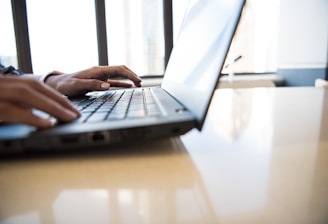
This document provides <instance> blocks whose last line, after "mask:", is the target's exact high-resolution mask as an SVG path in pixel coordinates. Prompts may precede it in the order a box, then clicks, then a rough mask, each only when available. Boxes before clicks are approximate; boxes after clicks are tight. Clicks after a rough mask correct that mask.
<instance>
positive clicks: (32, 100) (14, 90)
mask: <svg viewBox="0 0 328 224" xmlns="http://www.w3.org/2000/svg"><path fill="white" fill-rule="evenodd" d="M39 88H40V87H38V86H35V89H34V88H31V86H28V85H24V84H22V83H17V84H7V85H6V87H4V88H2V90H1V94H0V99H1V100H2V101H6V102H11V103H15V104H19V105H20V104H24V105H27V106H28V107H30V108H36V109H39V110H41V111H44V112H46V113H48V114H50V115H52V116H55V117H56V118H58V119H60V120H63V121H71V120H73V119H74V118H76V117H77V116H78V115H79V111H78V110H77V109H75V108H74V107H73V106H72V105H69V104H70V103H69V102H68V101H67V99H65V98H64V97H62V96H61V95H59V94H58V96H57V95H56V94H53V93H51V91H50V93H49V92H47V91H45V90H42V91H41V92H40V91H38V89H39ZM3 90H5V91H3ZM49 96H50V97H49ZM60 102H63V103H60ZM66 104H68V105H69V107H68V106H66V107H65V106H64V105H66ZM70 107H72V108H74V109H75V110H76V112H75V111H73V110H70V109H69V108H70Z"/></svg>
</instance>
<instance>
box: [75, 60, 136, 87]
mask: <svg viewBox="0 0 328 224" xmlns="http://www.w3.org/2000/svg"><path fill="white" fill-rule="evenodd" d="M77 77H79V78H90V79H99V80H103V81H105V80H107V79H109V78H127V79H130V80H131V81H132V82H133V83H134V84H135V85H136V86H141V84H140V83H141V81H142V80H141V79H140V77H138V76H137V75H136V74H135V73H134V72H133V71H131V70H130V69H129V68H128V67H126V66H124V65H121V66H97V67H93V68H90V69H88V70H85V71H82V72H80V74H79V75H78V76H77Z"/></svg>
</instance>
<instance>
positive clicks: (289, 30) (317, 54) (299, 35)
mask: <svg viewBox="0 0 328 224" xmlns="http://www.w3.org/2000/svg"><path fill="white" fill-rule="evenodd" d="M279 20H280V22H279V38H278V74H279V75H282V76H283V77H284V78H285V80H286V84H287V85H289V86H312V85H314V81H315V79H317V78H322V79H325V78H326V77H325V76H326V67H327V53H328V0H281V1H280V15H279Z"/></svg>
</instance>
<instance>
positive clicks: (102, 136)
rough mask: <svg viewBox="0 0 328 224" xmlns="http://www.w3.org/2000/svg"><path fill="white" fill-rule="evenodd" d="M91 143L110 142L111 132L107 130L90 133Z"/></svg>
mask: <svg viewBox="0 0 328 224" xmlns="http://www.w3.org/2000/svg"><path fill="white" fill-rule="evenodd" d="M88 140H89V143H92V144H98V143H104V142H105V143H106V142H109V133H107V132H94V133H91V134H90V135H89V138H88Z"/></svg>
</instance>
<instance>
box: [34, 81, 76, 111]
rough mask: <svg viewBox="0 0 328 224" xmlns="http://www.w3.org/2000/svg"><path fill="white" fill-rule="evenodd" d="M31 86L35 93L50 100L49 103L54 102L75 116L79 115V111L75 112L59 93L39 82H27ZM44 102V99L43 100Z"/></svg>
mask: <svg viewBox="0 0 328 224" xmlns="http://www.w3.org/2000/svg"><path fill="white" fill-rule="evenodd" d="M29 81H30V83H29V85H31V86H32V87H33V88H34V89H35V90H36V91H39V92H40V93H41V94H43V95H44V96H46V97H48V98H50V100H51V101H55V102H56V103H57V104H59V105H60V106H61V107H64V108H65V109H66V110H69V111H72V112H73V113H75V114H76V115H80V112H79V110H77V109H76V108H75V107H74V106H73V105H72V104H71V103H70V102H69V101H68V100H67V98H66V97H63V95H61V94H60V93H58V92H57V91H56V90H54V89H53V88H51V87H50V86H48V85H45V84H43V83H41V82H39V81H35V80H29ZM44 100H46V99H44Z"/></svg>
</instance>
